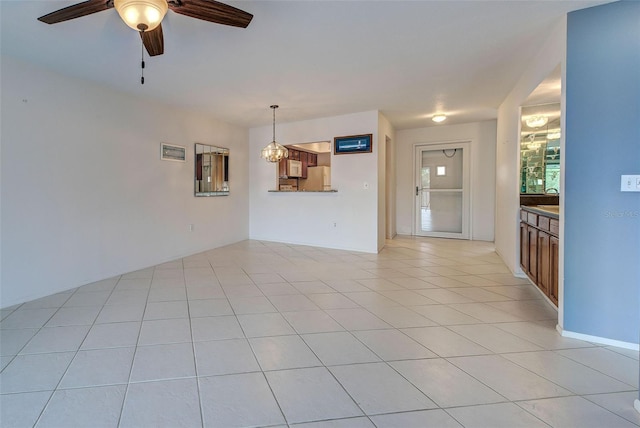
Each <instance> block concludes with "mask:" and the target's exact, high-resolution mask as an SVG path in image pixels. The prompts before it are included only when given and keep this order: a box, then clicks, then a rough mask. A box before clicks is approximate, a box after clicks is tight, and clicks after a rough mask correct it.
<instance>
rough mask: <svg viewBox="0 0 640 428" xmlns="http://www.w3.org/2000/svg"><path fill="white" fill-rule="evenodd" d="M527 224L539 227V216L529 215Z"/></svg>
mask: <svg viewBox="0 0 640 428" xmlns="http://www.w3.org/2000/svg"><path fill="white" fill-rule="evenodd" d="M527 223H529V224H530V225H531V226H537V225H538V215H537V214H533V213H527Z"/></svg>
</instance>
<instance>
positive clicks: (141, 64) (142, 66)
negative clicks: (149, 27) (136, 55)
mask: <svg viewBox="0 0 640 428" xmlns="http://www.w3.org/2000/svg"><path fill="white" fill-rule="evenodd" d="M142 32H143V33H144V30H143V31H142ZM140 44H141V45H142V51H141V53H140V56H141V57H142V61H141V63H140V68H141V69H142V70H141V76H140V84H141V85H144V41H143V40H142V38H140Z"/></svg>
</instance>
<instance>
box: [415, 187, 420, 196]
mask: <svg viewBox="0 0 640 428" xmlns="http://www.w3.org/2000/svg"><path fill="white" fill-rule="evenodd" d="M419 191H420V190H419V189H418V186H416V196H418V195H419V193H418V192H419Z"/></svg>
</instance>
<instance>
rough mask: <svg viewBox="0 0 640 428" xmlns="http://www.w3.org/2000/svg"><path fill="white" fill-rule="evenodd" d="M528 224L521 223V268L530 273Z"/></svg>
mask: <svg viewBox="0 0 640 428" xmlns="http://www.w3.org/2000/svg"><path fill="white" fill-rule="evenodd" d="M528 228H529V227H528V226H527V224H526V223H523V222H520V267H522V270H523V271H524V272H525V273H527V272H529V232H528Z"/></svg>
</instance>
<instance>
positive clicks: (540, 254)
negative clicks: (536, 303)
mask: <svg viewBox="0 0 640 428" xmlns="http://www.w3.org/2000/svg"><path fill="white" fill-rule="evenodd" d="M520 219H521V220H520V266H521V267H522V270H523V271H524V272H525V273H526V274H527V276H528V277H529V278H530V279H531V281H533V283H534V284H536V286H537V287H538V288H539V289H540V291H542V293H544V295H545V296H547V297H548V298H549V300H551V301H552V302H553V303H554V304H555V305H556V306H558V264H559V241H558V237H557V236H556V233H557V230H558V220H557V219H555V218H549V217H546V216H544V215H542V214H533V213H530V212H529V213H527V212H526V211H525V210H523V211H522V214H521V216H520Z"/></svg>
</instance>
